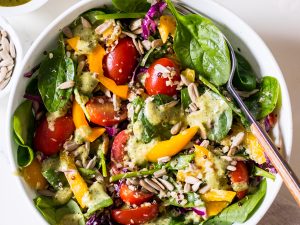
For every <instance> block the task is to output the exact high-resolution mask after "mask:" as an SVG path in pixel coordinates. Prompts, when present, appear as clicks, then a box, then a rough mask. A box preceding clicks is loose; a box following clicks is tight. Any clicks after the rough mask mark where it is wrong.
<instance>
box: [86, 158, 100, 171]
mask: <svg viewBox="0 0 300 225" xmlns="http://www.w3.org/2000/svg"><path fill="white" fill-rule="evenodd" d="M96 163H97V156H94V157H93V158H92V159H91V160H90V161H89V162H88V164H87V165H86V167H85V168H86V169H93V168H94V167H95V166H96Z"/></svg>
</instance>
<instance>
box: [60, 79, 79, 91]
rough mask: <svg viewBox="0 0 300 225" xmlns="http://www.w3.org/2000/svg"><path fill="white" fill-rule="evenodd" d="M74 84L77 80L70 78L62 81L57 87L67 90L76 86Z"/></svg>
mask: <svg viewBox="0 0 300 225" xmlns="http://www.w3.org/2000/svg"><path fill="white" fill-rule="evenodd" d="M74 85H75V82H74V81H73V80H69V81H66V82H64V83H61V84H60V85H59V86H58V87H57V88H58V89H60V90H65V89H69V88H72V87H74Z"/></svg>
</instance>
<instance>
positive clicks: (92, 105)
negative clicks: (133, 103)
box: [86, 97, 127, 126]
mask: <svg viewBox="0 0 300 225" xmlns="http://www.w3.org/2000/svg"><path fill="white" fill-rule="evenodd" d="M86 109H87V112H88V114H89V115H90V119H91V122H93V123H95V124H98V125H100V126H113V125H115V124H118V123H120V122H121V121H123V120H125V119H126V118H127V110H126V107H125V106H123V107H122V109H121V111H120V113H118V112H116V111H115V110H114V106H113V103H112V102H109V101H108V99H107V98H106V97H93V98H91V99H90V101H89V102H88V103H87V104H86Z"/></svg>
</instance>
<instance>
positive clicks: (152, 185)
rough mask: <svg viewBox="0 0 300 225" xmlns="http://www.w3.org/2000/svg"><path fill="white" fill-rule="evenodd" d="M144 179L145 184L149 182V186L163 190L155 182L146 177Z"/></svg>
mask: <svg viewBox="0 0 300 225" xmlns="http://www.w3.org/2000/svg"><path fill="white" fill-rule="evenodd" d="M145 181H146V183H147V184H149V185H150V186H151V187H153V188H155V189H156V190H158V191H163V189H162V188H161V187H160V186H159V185H157V184H156V183H155V182H153V181H152V180H150V179H148V178H146V179H145Z"/></svg>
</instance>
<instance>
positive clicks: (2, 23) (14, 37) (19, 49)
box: [0, 16, 23, 99]
mask: <svg viewBox="0 0 300 225" xmlns="http://www.w3.org/2000/svg"><path fill="white" fill-rule="evenodd" d="M0 27H1V28H2V29H3V30H5V31H6V32H7V34H8V36H9V39H10V40H11V41H12V42H13V43H14V46H15V50H16V58H15V67H14V71H13V73H12V75H11V80H10V81H9V83H8V85H7V86H6V87H5V88H4V89H3V90H0V99H1V98H3V97H6V96H7V95H8V93H9V91H10V90H11V87H12V83H13V80H14V79H17V78H16V77H17V76H15V74H16V72H17V67H18V66H20V65H21V61H22V59H23V46H22V44H21V41H20V38H19V35H18V34H17V32H16V31H15V29H14V28H13V27H12V26H11V25H10V24H9V22H8V21H7V20H6V19H5V18H3V17H1V16H0Z"/></svg>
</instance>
